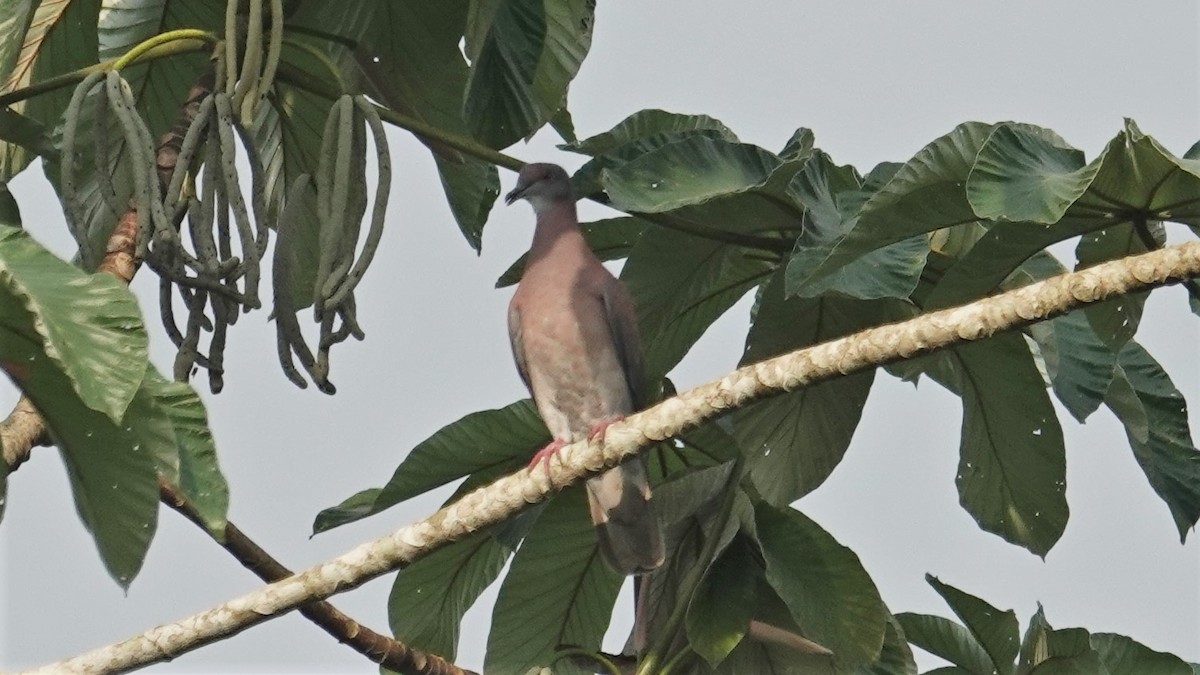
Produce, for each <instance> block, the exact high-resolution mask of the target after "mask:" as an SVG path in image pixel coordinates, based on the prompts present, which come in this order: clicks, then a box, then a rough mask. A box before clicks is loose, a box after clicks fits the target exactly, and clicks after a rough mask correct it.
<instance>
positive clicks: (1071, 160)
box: [967, 124, 1100, 224]
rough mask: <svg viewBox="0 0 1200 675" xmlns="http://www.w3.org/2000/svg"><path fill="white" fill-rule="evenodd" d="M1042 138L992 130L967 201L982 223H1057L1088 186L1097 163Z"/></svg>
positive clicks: (1005, 128) (1006, 127)
mask: <svg viewBox="0 0 1200 675" xmlns="http://www.w3.org/2000/svg"><path fill="white" fill-rule="evenodd" d="M1084 164H1085V163H1084V157H1083V152H1081V151H1079V150H1076V149H1075V148H1072V147H1070V146H1069V145H1067V144H1066V143H1060V142H1056V141H1055V140H1054V139H1052V138H1049V137H1047V135H1046V134H1044V133H1041V134H1039V133H1035V132H1033V131H1032V130H1030V129H1027V128H1021V127H1019V126H1015V125H1010V124H1002V125H1000V126H998V127H996V128H995V129H994V130H993V131H992V134H991V135H990V136H989V137H988V139H987V142H986V143H984V145H983V147H982V148H981V149H980V150H979V154H978V155H977V157H976V159H975V166H974V168H973V169H972V170H971V174H970V177H969V178H968V180H967V198H968V199H969V200H970V202H971V207H972V208H973V209H974V211H975V214H976V215H977V216H979V217H980V218H988V219H993V220H1011V221H1028V222H1033V223H1044V224H1049V223H1055V222H1058V220H1059V219H1060V218H1062V215H1063V214H1064V213H1065V212H1066V210H1067V207H1068V206H1070V205H1071V204H1072V203H1074V201H1075V200H1076V199H1078V198H1079V195H1081V194H1083V191H1084V190H1085V189H1086V188H1087V186H1088V184H1089V183H1091V181H1092V178H1094V177H1095V175H1096V172H1097V171H1098V170H1099V168H1100V165H1099V163H1094V164H1092V165H1089V166H1085V165H1084Z"/></svg>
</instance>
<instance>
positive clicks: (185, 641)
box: [32, 242, 1200, 673]
mask: <svg viewBox="0 0 1200 675" xmlns="http://www.w3.org/2000/svg"><path fill="white" fill-rule="evenodd" d="M1194 276H1200V242H1190V243H1187V244H1183V245H1180V246H1173V247H1170V248H1164V249H1161V250H1158V251H1153V252H1150V253H1146V254H1143V255H1140V256H1135V257H1130V258H1124V259H1121V260H1115V261H1111V262H1107V263H1102V264H1100V265H1096V266H1094V267H1090V268H1088V269H1086V270H1083V271H1080V272H1074V273H1070V274H1064V275H1061V276H1058V277H1054V278H1051V279H1047V280H1045V281H1041V282H1038V283H1034V284H1030V285H1029V286H1026V287H1024V288H1020V289H1017V290H1014V291H1009V292H1007V293H1003V294H1000V295H997V296H993V297H989V298H985V299H982V300H979V301H976V302H974V303H971V304H969V305H964V306H961V307H956V308H952V309H946V310H942V311H938V312H933V313H930V314H926V315H924V316H921V317H917V318H915V319H911V320H908V321H904V322H901V323H895V324H890V325H886V326H879V327H877V328H871V329H868V330H865V331H861V332H859V333H855V334H854V335H850V336H847V337H844V338H840V339H837V340H833V341H831V342H826V343H823V344H820V345H816V346H814V347H809V348H806V349H801V350H799V351H795V352H792V353H790V354H784V355H783V356H779V357H776V358H773V359H768V360H766V361H763V362H761V363H758V364H755V365H751V366H746V367H744V368H740V369H738V370H736V371H734V372H732V373H730V374H728V375H726V376H725V377H723V378H721V379H720V380H717V381H715V382H711V383H709V384H705V385H702V386H700V387H697V388H695V389H692V390H691V391H688V392H685V393H683V394H680V395H678V396H676V397H674V398H671V399H668V400H666V401H663V402H662V403H660V404H658V405H656V406H654V407H653V408H650V409H649V410H646V411H644V412H640V413H637V414H635V415H630V416H629V417H628V418H627V419H626V420H625V421H623V422H619V423H616V424H613V425H612V426H611V427H609V429H608V431H607V433H606V435H605V438H604V440H602V441H594V442H579V443H574V444H572V445H569V446H567V447H565V448H564V449H563V450H562V452H561V453H559V455H557V457H558V458H559V460H560V461H558V462H552V463H551V465H550V467H549V471H548V472H546V473H543V472H541V471H534V472H530V471H519V472H517V473H515V474H512V475H509V476H505V477H503V478H501V479H499V480H497V481H496V482H495V483H492V484H491V485H488V486H486V487H483V488H480V489H478V490H475V491H474V492H471V493H469V494H467V495H465V496H464V497H463V498H462V499H460V500H459V501H457V502H455V503H453V504H450V505H449V506H446V507H444V508H442V509H441V510H439V511H438V512H436V513H434V514H433V515H432V516H430V517H429V518H426V519H425V520H422V521H419V522H417V523H414V524H412V525H409V526H407V527H404V528H401V529H400V530H397V531H395V532H393V533H391V534H389V535H386V536H384V537H381V538H379V539H377V540H375V541H373V542H369V543H366V544H362V545H360V546H358V547H357V548H355V549H353V550H351V551H349V552H348V553H346V554H344V555H342V556H340V557H338V558H334V559H333V560H330V561H328V562H325V563H322V564H320V565H317V566H315V567H312V568H310V569H308V570H306V571H304V572H301V573H299V574H297V575H295V576H292V577H289V578H287V579H284V580H282V581H278V582H275V583H273V584H270V585H268V586H266V587H264V588H262V589H259V590H257V591H254V592H252V593H248V594H246V595H243V596H241V597H238V598H235V599H233V600H230V601H229V602H226V603H225V604H223V605H220V606H218V607H214V608H212V609H210V610H208V611H205V612H201V613H199V614H195V615H193V616H190V617H188V618H185V619H183V620H181V621H178V622H176V623H173V624H167V625H163V626H159V627H157V628H153V629H151V630H149V631H146V632H145V633H143V634H141V635H137V636H134V637H132V638H129V639H128V640H125V641H124V642H120V643H117V644H114V645H110V646H107V647H103V648H100V649H97V650H95V651H92V652H89V653H87V654H83V655H81V656H78V657H75V658H73V659H69V660H66V661H61V662H59V663H55V664H52V665H49V666H46V667H44V668H42V669H41V670H38V671H32V672H44V673H49V672H53V673H71V672H88V673H97V672H122V671H126V670H131V669H134V668H139V667H142V666H145V665H147V664H150V663H155V662H158V661H165V660H168V659H172V658H175V657H177V656H179V655H180V654H182V653H184V652H188V651H191V650H193V649H196V648H198V647H200V646H203V645H205V644H209V643H211V642H215V641H217V640H220V639H222V638H225V637H228V636H230V635H233V634H234V633H237V632H240V631H242V630H245V629H246V628H249V627H250V626H252V625H255V624H257V623H261V622H263V621H267V620H269V619H272V618H275V617H278V616H281V615H283V614H285V613H287V612H289V611H291V610H293V609H296V608H297V607H299V606H300V605H302V604H305V603H308V602H311V601H313V600H318V599H324V598H327V597H329V596H331V595H334V594H336V593H340V592H342V591H346V590H349V589H351V588H355V587H357V586H359V585H361V584H363V583H366V582H367V581H369V580H371V579H374V578H376V577H378V576H381V575H383V574H385V573H387V572H390V571H392V570H394V569H397V568H400V567H403V566H405V565H406V564H409V563H411V562H413V561H415V560H418V559H420V558H422V557H424V556H426V555H429V554H430V553H432V552H433V551H436V550H437V549H439V548H441V547H443V546H445V545H447V544H449V543H450V542H452V541H456V540H458V539H462V538H463V537H466V536H468V535H470V534H471V533H472V532H477V531H479V530H480V529H483V528H486V527H490V526H493V525H496V524H498V523H500V522H502V521H504V520H506V519H508V518H509V517H511V516H512V515H513V514H515V513H517V512H518V511H521V510H522V509H524V508H526V507H527V506H529V505H530V504H532V503H534V502H538V501H541V500H544V499H546V498H547V497H548V496H549V495H550V494H551V493H553V492H555V491H557V490H561V489H562V488H564V487H566V486H567V485H570V484H573V483H575V482H578V481H579V480H581V479H582V478H584V477H585V476H588V475H590V474H593V473H596V472H599V471H600V470H602V469H603V468H605V467H609V466H613V465H615V464H617V463H618V462H620V461H622V460H624V459H627V458H630V457H632V456H633V455H635V454H637V453H638V452H640V451H641V450H642V448H645V447H648V446H650V445H652V444H654V443H656V442H659V441H662V440H665V439H668V438H671V437H672V436H675V435H677V434H679V433H681V432H683V431H685V430H687V429H690V428H692V427H694V426H696V425H698V424H700V423H702V422H704V421H707V420H709V419H712V418H714V417H717V416H719V415H721V414H724V413H726V412H729V411H731V410H734V409H736V408H740V407H742V406H745V405H747V404H749V403H752V402H754V401H756V400H759V399H762V398H766V397H768V396H772V395H776V394H780V393H783V392H786V391H791V390H793V389H796V388H798V387H803V386H807V385H810V384H815V383H817V382H822V381H825V380H830V379H833V378H836V377H840V376H843V375H848V374H851V373H855V372H860V371H864V370H867V369H870V368H875V367H877V366H880V365H883V364H886V363H890V362H893V361H899V360H902V359H907V358H910V357H913V356H916V355H919V354H925V353H928V352H931V351H934V350H937V349H942V348H945V347H949V346H951V345H956V344H960V343H963V342H967V341H972V340H982V339H986V338H988V337H991V336H993V335H996V334H997V333H1000V332H1003V331H1009V330H1014V329H1017V328H1020V327H1022V326H1026V325H1028V324H1031V323H1034V322H1037V321H1041V320H1044V319H1048V318H1051V317H1054V316H1058V315H1060V314H1063V313H1065V312H1068V311H1070V310H1072V309H1075V308H1077V307H1080V306H1082V305H1085V304H1087V303H1092V302H1098V301H1101V300H1106V299H1109V298H1113V297H1117V296H1120V295H1126V294H1129V293H1134V292H1138V291H1145V290H1150V289H1153V288H1156V287H1159V286H1164V285H1167V284H1173V283H1179V282H1181V281H1183V280H1184V279H1188V278H1191V277H1194Z"/></svg>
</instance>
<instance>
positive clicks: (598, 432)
mask: <svg viewBox="0 0 1200 675" xmlns="http://www.w3.org/2000/svg"><path fill="white" fill-rule="evenodd" d="M623 419H625V416H624V415H614V416H613V417H610V418H608V419H606V420H604V421H603V422H600V423H599V424H597V425H596V426H594V427H592V430H591V431H589V432H588V440H589V441H594V440H596V439H597V438H599V439H601V440H603V439H604V434H606V433H608V428H609V427H610V426H612V425H614V424H616V423H617V422H620V421H621V420H623Z"/></svg>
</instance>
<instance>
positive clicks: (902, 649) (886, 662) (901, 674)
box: [854, 616, 917, 675]
mask: <svg viewBox="0 0 1200 675" xmlns="http://www.w3.org/2000/svg"><path fill="white" fill-rule="evenodd" d="M854 675H917V662H916V661H915V660H914V659H913V653H912V649H911V648H910V647H909V646H908V639H907V637H906V636H905V633H904V628H903V627H902V626H901V624H900V622H899V621H898V620H897V618H896V617H894V616H889V617H888V622H887V634H886V635H884V637H883V650H882V651H881V652H880V653H879V658H878V659H876V660H875V662H874V663H869V664H866V665H863V666H859V667H858V668H856V669H855V670H854Z"/></svg>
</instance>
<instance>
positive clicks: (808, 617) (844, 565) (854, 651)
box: [754, 503, 888, 668]
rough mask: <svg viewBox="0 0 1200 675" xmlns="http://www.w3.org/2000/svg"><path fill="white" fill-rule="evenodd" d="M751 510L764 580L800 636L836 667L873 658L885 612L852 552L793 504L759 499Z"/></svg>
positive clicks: (879, 643) (880, 645)
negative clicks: (822, 650)
mask: <svg viewBox="0 0 1200 675" xmlns="http://www.w3.org/2000/svg"><path fill="white" fill-rule="evenodd" d="M754 515H755V525H756V526H757V530H758V539H759V544H760V545H761V547H762V553H763V558H764V559H765V560H766V564H767V568H766V576H767V581H768V582H769V583H770V584H771V587H772V588H774V589H775V591H776V592H778V593H779V597H781V598H782V599H783V601H784V602H785V603H786V604H787V606H788V609H789V610H790V611H791V614H792V617H793V618H794V619H795V620H796V623H797V624H798V625H799V626H800V629H801V631H802V632H803V634H804V636H805V637H808V638H810V639H812V640H814V641H816V642H817V643H819V644H821V645H824V646H825V647H826V648H828V649H829V650H831V651H832V652H833V653H834V655H835V659H836V662H837V663H838V665H839V666H840V667H843V668H853V667H855V666H858V665H861V664H865V663H870V662H873V661H875V660H876V658H878V656H879V654H880V651H881V650H882V648H883V641H884V636H885V634H886V631H887V618H888V612H887V609H886V608H885V607H884V605H883V601H882V600H881V599H880V597H879V591H878V590H876V588H875V584H874V583H872V581H871V577H870V576H869V575H868V574H867V572H866V570H864V569H863V568H862V564H861V563H860V562H859V560H858V556H856V555H855V554H854V553H853V552H852V551H851V550H850V549H848V548H846V547H844V546H842V545H841V544H839V543H838V542H837V541H835V540H834V538H833V537H831V536H830V535H829V534H828V533H827V532H825V531H824V530H823V529H821V527H820V526H818V525H817V524H816V523H814V522H813V521H811V520H809V519H808V518H807V517H805V516H804V515H803V514H801V513H800V512H799V511H796V510H794V509H791V508H787V507H782V508H781V507H775V506H771V505H769V504H766V503H759V504H757V505H756V506H755V510H754Z"/></svg>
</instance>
